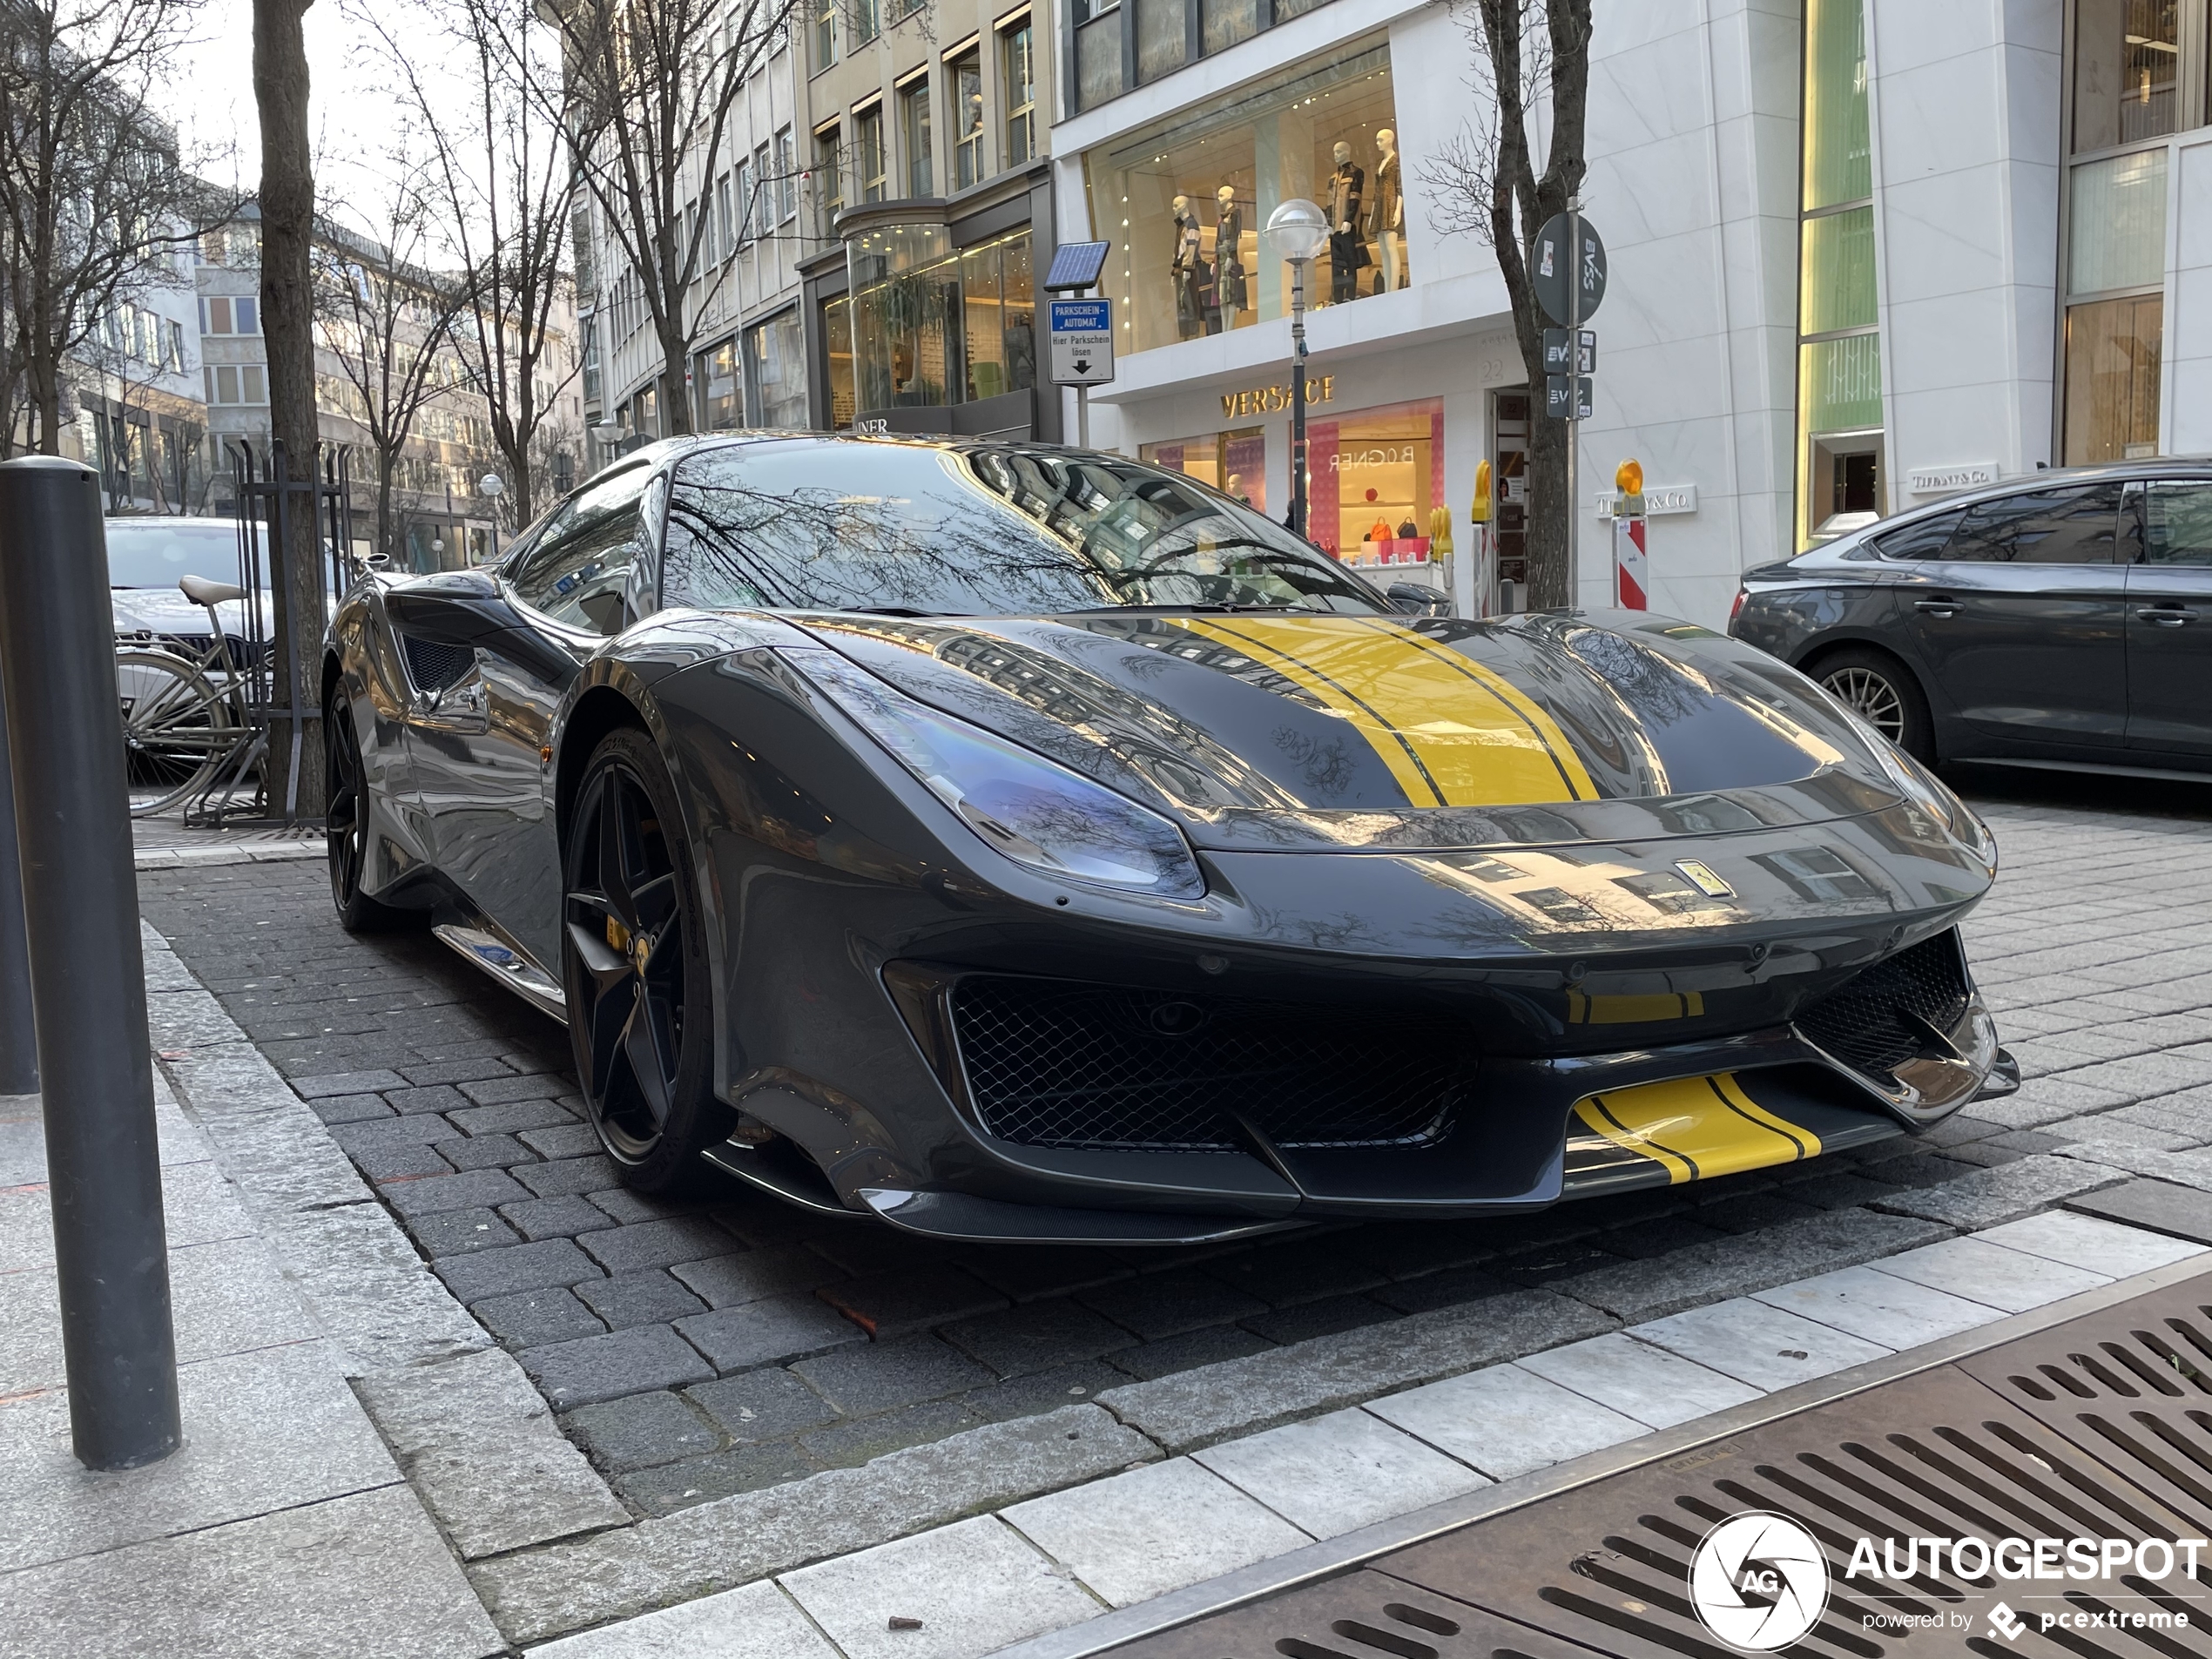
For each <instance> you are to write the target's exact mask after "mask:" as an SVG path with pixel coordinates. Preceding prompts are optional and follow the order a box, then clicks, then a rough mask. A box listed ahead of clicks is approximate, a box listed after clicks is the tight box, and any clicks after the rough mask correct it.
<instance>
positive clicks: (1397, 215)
mask: <svg viewBox="0 0 2212 1659" xmlns="http://www.w3.org/2000/svg"><path fill="white" fill-rule="evenodd" d="M1375 148H1376V150H1377V151H1378V152H1380V153H1381V156H1382V159H1381V160H1380V161H1378V162H1377V163H1376V164H1375V208H1374V213H1373V216H1372V219H1370V220H1369V224H1368V229H1369V231H1370V233H1372V235H1373V237H1374V239H1375V243H1376V246H1378V247H1379V248H1380V249H1381V251H1382V269H1381V270H1379V271H1378V272H1376V273H1375V292H1376V293H1382V292H1383V291H1384V290H1385V289H1386V288H1402V287H1405V286H1406V191H1405V185H1404V179H1403V176H1402V173H1401V170H1400V168H1399V161H1398V135H1397V134H1396V133H1395V132H1392V131H1391V130H1390V129H1389V128H1388V127H1385V128H1384V129H1383V130H1382V131H1381V132H1378V133H1376V134H1375Z"/></svg>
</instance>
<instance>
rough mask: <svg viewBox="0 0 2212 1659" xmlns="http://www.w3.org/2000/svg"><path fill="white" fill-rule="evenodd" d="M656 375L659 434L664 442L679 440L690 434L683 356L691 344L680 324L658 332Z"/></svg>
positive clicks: (690, 423) (688, 402) (688, 389)
mask: <svg viewBox="0 0 2212 1659" xmlns="http://www.w3.org/2000/svg"><path fill="white" fill-rule="evenodd" d="M660 345H661V372H660V408H661V415H660V434H659V435H660V436H662V437H664V438H678V437H682V436H683V435H685V433H687V432H689V431H691V426H692V421H691V388H689V387H688V386H686V385H685V367H686V364H685V353H686V352H688V351H689V350H690V349H691V342H690V341H689V340H688V339H686V337H685V334H684V329H683V326H682V325H681V324H680V323H671V325H670V326H669V327H666V328H664V329H663V330H661V337H660Z"/></svg>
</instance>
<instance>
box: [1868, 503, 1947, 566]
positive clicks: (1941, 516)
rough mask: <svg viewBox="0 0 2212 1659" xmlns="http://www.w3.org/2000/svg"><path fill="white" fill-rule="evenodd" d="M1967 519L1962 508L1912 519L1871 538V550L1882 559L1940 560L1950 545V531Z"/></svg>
mask: <svg viewBox="0 0 2212 1659" xmlns="http://www.w3.org/2000/svg"><path fill="white" fill-rule="evenodd" d="M1964 517H1966V509H1965V508H1963V507H1960V508H1956V509H1953V510H1952V511H1950V512H1948V513H1937V514H1935V515H1934V516H1932V517H1929V518H1923V519H1918V520H1915V521H1914V522H1913V523H1910V524H1906V525H1904V526H1902V527H1901V528H1899V529H1893V530H1892V531H1890V532H1889V534H1887V535H1886V536H1876V537H1875V538H1874V550H1875V551H1876V552H1878V553H1879V554H1880V555H1881V556H1883V557H1884V558H1885V559H1939V558H1941V557H1942V556H1943V550H1944V549H1945V548H1946V546H1948V545H1949V544H1950V541H1951V535H1952V531H1953V530H1955V529H1958V528H1959V520H1960V519H1962V518H1964Z"/></svg>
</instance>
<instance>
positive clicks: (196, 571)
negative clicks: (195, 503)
mask: <svg viewBox="0 0 2212 1659" xmlns="http://www.w3.org/2000/svg"><path fill="white" fill-rule="evenodd" d="M106 528H107V581H108V586H110V587H111V588H173V587H175V586H176V585H177V578H178V577H186V576H199V577H206V578H207V579H208V580H209V581H211V582H236V581H237V580H238V526H237V525H235V524H233V523H231V521H230V520H229V519H227V518H210V519H206V520H204V521H202V522H201V523H195V524H179V523H177V522H176V521H175V520H174V519H170V520H161V519H130V518H111V519H109V520H108V521H107V527H106Z"/></svg>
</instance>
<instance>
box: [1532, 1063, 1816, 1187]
mask: <svg viewBox="0 0 2212 1659" xmlns="http://www.w3.org/2000/svg"><path fill="white" fill-rule="evenodd" d="M1575 1116H1577V1117H1579V1118H1580V1119H1581V1121H1582V1122H1583V1123H1585V1124H1587V1125H1588V1126H1589V1128H1590V1129H1592V1130H1595V1132H1596V1133H1598V1134H1600V1135H1602V1136H1605V1138H1606V1139H1607V1140H1608V1141H1611V1142H1612V1143H1614V1144H1615V1146H1618V1147H1621V1148H1622V1149H1624V1150H1628V1151H1630V1152H1635V1153H1639V1154H1641V1155H1642V1156H1643V1157H1648V1158H1650V1159H1651V1160H1652V1161H1653V1162H1655V1163H1658V1164H1659V1165H1661V1166H1662V1168H1664V1169H1665V1170H1666V1171H1667V1179H1668V1180H1669V1182H1670V1183H1672V1184H1676V1185H1680V1184H1682V1183H1683V1182H1685V1181H1703V1180H1709V1179H1710V1178H1711V1177H1714V1176H1716V1175H1734V1174H1736V1173H1737V1171H1739V1170H1764V1169H1765V1168H1767V1167H1768V1166H1769V1165H1770V1164H1776V1163H1796V1162H1797V1160H1798V1159H1800V1158H1808V1157H1815V1156H1816V1155H1817V1154H1818V1152H1819V1150H1820V1137H1819V1136H1817V1135H1815V1134H1813V1133H1812V1132H1811V1130H1804V1129H1800V1128H1798V1127H1797V1125H1796V1124H1794V1123H1790V1122H1788V1121H1787V1120H1786V1119H1784V1118H1782V1117H1780V1116H1777V1115H1776V1114H1775V1113H1773V1112H1770V1111H1769V1110H1768V1109H1766V1108H1765V1107H1764V1106H1761V1105H1760V1104H1759V1103H1757V1101H1755V1100H1753V1099H1752V1098H1751V1097H1750V1096H1749V1095H1748V1094H1746V1093H1745V1092H1744V1091H1743V1084H1742V1083H1741V1082H1738V1081H1737V1078H1736V1076H1735V1075H1734V1074H1733V1073H1729V1072H1724V1073H1723V1074H1721V1075H1720V1076H1716V1077H1680V1078H1676V1079H1674V1080H1672V1081H1670V1082H1662V1083H1642V1084H1640V1085H1638V1086H1637V1087H1636V1088H1634V1089H1615V1090H1613V1091H1612V1092H1611V1093H1609V1094H1603V1095H1591V1096H1588V1097H1587V1098H1585V1099H1582V1100H1579V1101H1577V1102H1575Z"/></svg>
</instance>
